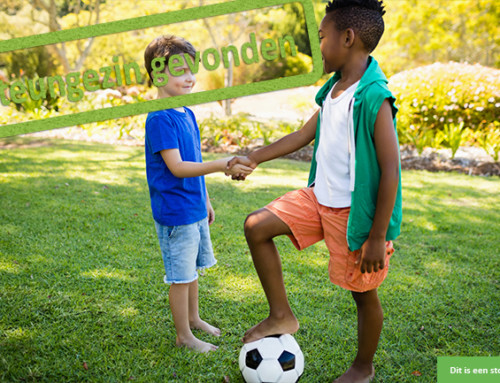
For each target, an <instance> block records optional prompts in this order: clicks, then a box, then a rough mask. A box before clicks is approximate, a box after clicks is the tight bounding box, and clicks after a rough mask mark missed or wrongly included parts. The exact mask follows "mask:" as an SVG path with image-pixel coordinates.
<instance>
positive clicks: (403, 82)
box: [389, 62, 500, 160]
mask: <svg viewBox="0 0 500 383" xmlns="http://www.w3.org/2000/svg"><path fill="white" fill-rule="evenodd" d="M389 86H390V88H391V90H392V91H393V92H394V95H395V96H396V98H397V100H398V106H399V108H400V111H399V115H398V133H399V136H400V141H401V143H409V144H413V145H414V146H415V147H416V148H417V149H418V150H419V152H421V150H422V149H423V148H424V147H435V148H439V147H442V146H445V147H450V148H452V151H453V150H454V148H457V149H458V146H459V145H461V144H464V143H466V142H467V144H469V145H474V144H475V145H480V146H482V147H484V149H485V150H486V151H487V152H488V153H489V154H491V155H493V156H494V157H495V160H498V152H499V150H500V122H499V117H500V70H498V69H494V68H488V67H484V66H481V65H478V64H476V65H469V64H460V63H454V62H450V63H447V64H443V63H435V64H432V65H427V66H422V67H419V68H416V69H412V70H408V71H404V72H401V73H398V74H396V75H394V76H392V77H391V78H390V80H389ZM454 151H456V149H455V150H454ZM454 151H453V154H454Z"/></svg>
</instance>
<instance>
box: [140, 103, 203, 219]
mask: <svg viewBox="0 0 500 383" xmlns="http://www.w3.org/2000/svg"><path fill="white" fill-rule="evenodd" d="M184 110H185V112H179V111H177V110H175V109H167V110H160V111H157V112H152V113H149V114H148V117H147V119H146V143H145V150H146V175H147V180H148V185H149V195H150V197H151V209H152V210H153V218H154V219H155V221H156V222H158V223H160V224H162V225H165V226H178V225H188V224H191V223H195V222H198V221H200V220H202V219H204V218H205V217H207V206H206V200H207V194H206V189H205V178H204V177H203V176H200V177H189V178H178V177H176V176H174V175H173V174H172V172H171V171H170V170H169V169H168V167H167V165H166V164H165V161H164V160H163V157H162V156H161V154H160V151H161V150H164V149H179V152H180V155H181V158H182V160H183V161H190V162H202V158H201V143H200V131H199V129H198V124H197V123H196V119H195V116H194V113H193V112H192V111H191V110H190V109H188V108H184Z"/></svg>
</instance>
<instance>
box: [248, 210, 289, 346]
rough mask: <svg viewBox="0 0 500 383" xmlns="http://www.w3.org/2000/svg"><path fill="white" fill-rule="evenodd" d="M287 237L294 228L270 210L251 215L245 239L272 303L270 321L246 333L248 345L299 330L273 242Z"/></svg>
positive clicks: (258, 211) (264, 321)
mask: <svg viewBox="0 0 500 383" xmlns="http://www.w3.org/2000/svg"><path fill="white" fill-rule="evenodd" d="M284 234H292V232H291V230H290V228H289V227H288V226H287V225H286V224H285V223H284V222H283V221H282V220H281V219H280V218H278V217H277V216H276V215H275V214H273V213H271V212H270V211H269V210H267V209H260V210H257V211H255V212H253V213H251V214H250V215H249V216H248V217H247V219H246V221H245V237H246V239H247V243H248V247H249V249H250V252H251V254H252V259H253V263H254V265H255V269H256V271H257V274H258V276H259V279H260V282H261V284H262V287H263V289H264V292H265V294H266V297H267V301H268V302H269V317H268V318H266V319H265V320H263V321H262V322H260V323H259V324H257V325H255V326H254V327H252V328H251V329H250V330H248V331H247V332H246V333H245V336H244V337H243V342H245V343H248V342H252V341H254V340H257V339H260V338H263V337H265V336H268V335H274V334H285V333H288V334H293V333H295V332H296V331H297V330H298V328H299V323H298V321H297V318H295V315H294V314H293V312H292V309H291V308H290V305H289V303H288V298H287V295H286V291H285V284H284V282H283V274H282V270H281V260H280V256H279V253H278V250H277V249H276V246H275V244H274V242H273V238H274V237H276V236H279V235H284Z"/></svg>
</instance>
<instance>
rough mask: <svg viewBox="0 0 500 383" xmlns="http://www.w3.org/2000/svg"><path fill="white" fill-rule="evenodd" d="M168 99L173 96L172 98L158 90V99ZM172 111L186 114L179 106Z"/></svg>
mask: <svg viewBox="0 0 500 383" xmlns="http://www.w3.org/2000/svg"><path fill="white" fill-rule="evenodd" d="M167 97H172V96H170V95H169V94H168V93H167V92H163V91H162V90H161V88H158V94H157V95H156V98H157V99H160V98H167ZM171 109H173V110H176V111H178V112H181V113H184V112H185V111H186V110H185V109H184V107H183V106H179V107H177V108H171Z"/></svg>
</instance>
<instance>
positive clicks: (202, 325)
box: [189, 318, 220, 336]
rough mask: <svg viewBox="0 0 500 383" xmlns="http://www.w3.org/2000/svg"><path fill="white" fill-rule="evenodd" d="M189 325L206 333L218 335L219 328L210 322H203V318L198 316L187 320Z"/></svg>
mask: <svg viewBox="0 0 500 383" xmlns="http://www.w3.org/2000/svg"><path fill="white" fill-rule="evenodd" d="M189 326H190V327H191V328H195V329H197V330H201V331H205V332H206V333H208V334H210V335H213V336H220V329H218V328H217V327H214V326H212V325H211V324H209V323H207V322H205V321H204V320H202V319H200V318H198V319H197V320H194V321H192V322H189Z"/></svg>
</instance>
